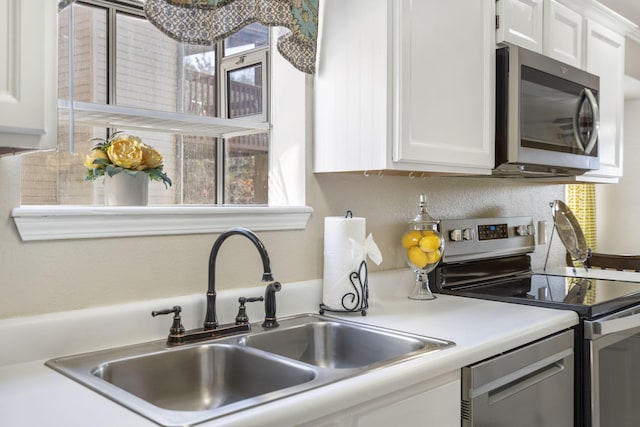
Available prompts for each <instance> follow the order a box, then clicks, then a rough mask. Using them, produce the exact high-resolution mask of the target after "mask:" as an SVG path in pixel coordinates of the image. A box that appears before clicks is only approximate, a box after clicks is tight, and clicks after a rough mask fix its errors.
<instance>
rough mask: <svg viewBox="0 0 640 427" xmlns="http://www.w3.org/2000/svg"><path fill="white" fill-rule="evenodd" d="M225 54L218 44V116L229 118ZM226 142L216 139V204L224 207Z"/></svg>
mask: <svg viewBox="0 0 640 427" xmlns="http://www.w3.org/2000/svg"><path fill="white" fill-rule="evenodd" d="M223 52H224V42H223V41H219V42H217V43H216V70H215V73H216V76H217V80H218V90H217V91H216V92H217V95H216V96H217V103H218V114H219V115H220V117H224V118H228V116H227V107H226V105H227V95H226V93H227V90H226V86H225V85H226V82H227V80H226V76H225V75H224V72H223V68H222V56H223ZM225 145H226V144H225V140H224V139H223V138H216V204H217V205H223V204H224V200H225V182H224V181H225V173H224V171H225V161H226V156H225Z"/></svg>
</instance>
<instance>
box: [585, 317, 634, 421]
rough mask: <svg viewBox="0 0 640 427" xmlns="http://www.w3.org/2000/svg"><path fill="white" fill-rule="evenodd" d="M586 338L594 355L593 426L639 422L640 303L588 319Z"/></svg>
mask: <svg viewBox="0 0 640 427" xmlns="http://www.w3.org/2000/svg"><path fill="white" fill-rule="evenodd" d="M585 338H586V339H587V346H588V349H589V350H590V351H589V356H590V358H591V363H590V376H591V381H590V383H591V399H590V406H591V426H593V427H608V426H616V427H632V426H637V425H638V420H639V419H640V404H639V402H640V307H635V308H632V309H628V310H625V311H623V312H620V313H616V314H614V315H611V316H608V317H606V318H603V319H599V320H595V321H585ZM586 367H587V369H588V368H589V365H587V366H586Z"/></svg>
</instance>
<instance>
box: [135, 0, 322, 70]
mask: <svg viewBox="0 0 640 427" xmlns="http://www.w3.org/2000/svg"><path fill="white" fill-rule="evenodd" d="M319 1H320V0H146V2H145V5H144V10H145V13H146V15H147V19H148V20H149V22H151V23H153V24H154V25H155V26H156V27H158V28H159V29H160V30H161V31H162V32H164V33H165V34H167V35H168V36H169V37H171V38H173V39H175V40H177V41H181V42H187V43H191V44H200V45H208V44H211V43H212V42H215V41H218V40H221V39H224V38H225V37H227V36H229V35H231V34H233V33H235V32H236V31H238V30H240V29H241V28H242V27H244V26H245V25H248V24H251V23H253V22H260V23H261V24H263V25H266V26H279V27H284V28H285V30H283V32H282V33H281V34H280V35H279V36H278V43H277V44H278V51H279V52H280V54H281V55H282V56H283V57H284V58H285V59H286V60H287V61H289V62H290V63H291V64H292V65H293V66H294V67H296V68H297V69H299V70H300V71H303V72H305V73H308V74H313V73H314V72H315V61H316V41H317V36H318V4H319Z"/></svg>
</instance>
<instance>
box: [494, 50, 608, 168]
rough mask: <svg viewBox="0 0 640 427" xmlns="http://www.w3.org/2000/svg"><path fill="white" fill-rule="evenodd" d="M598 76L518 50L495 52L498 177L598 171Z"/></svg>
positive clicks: (496, 166) (527, 51) (496, 165)
mask: <svg viewBox="0 0 640 427" xmlns="http://www.w3.org/2000/svg"><path fill="white" fill-rule="evenodd" d="M599 85H600V78H599V77H598V76H596V75H593V74H590V73H587V72H586V71H583V70H580V69H578V68H575V67H572V66H570V65H567V64H564V63H562V62H559V61H556V60H554V59H552V58H549V57H546V56H544V55H541V54H539V53H535V52H532V51H529V50H526V49H523V48H521V47H518V46H513V45H508V46H506V47H501V48H499V49H497V50H496V164H495V169H494V171H493V172H494V175H496V176H514V175H517V176H525V177H527V176H530V177H535V176H572V175H581V174H583V173H585V172H586V171H589V170H595V169H598V168H599V167H600V162H599V158H598V130H599V126H600V118H599V107H598V99H599V92H600V87H599Z"/></svg>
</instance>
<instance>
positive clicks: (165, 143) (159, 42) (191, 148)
mask: <svg viewBox="0 0 640 427" xmlns="http://www.w3.org/2000/svg"><path fill="white" fill-rule="evenodd" d="M269 35H270V31H269V29H268V28H267V27H264V26H262V25H260V24H259V23H254V24H251V25H249V26H246V27H244V28H243V29H241V30H240V31H239V32H237V33H236V34H233V35H231V36H230V37H228V38H227V39H226V40H224V42H220V43H216V44H214V45H212V46H193V45H185V44H181V43H178V42H175V41H174V40H172V39H170V38H169V37H167V36H166V35H164V34H163V33H161V32H160V31H159V30H157V29H156V28H155V27H154V26H153V25H152V24H150V23H149V22H147V21H146V20H145V18H144V14H143V12H142V8H141V6H140V5H139V3H138V2H134V1H129V2H126V1H118V2H111V1H108V0H78V1H77V2H74V3H73V4H72V5H70V6H68V7H66V8H64V9H63V10H62V11H60V12H59V42H58V46H59V51H58V57H59V99H60V100H61V105H62V106H63V107H61V111H60V114H59V117H60V118H59V128H58V149H57V150H56V151H55V152H45V153H34V154H29V155H24V156H23V157H22V185H21V190H22V193H21V198H22V205H23V206H24V205H100V204H102V203H103V202H102V201H103V184H102V182H101V180H98V181H96V182H95V183H89V182H85V181H84V176H85V169H84V167H83V160H84V157H85V155H86V154H88V153H89V151H90V149H91V146H92V145H93V143H94V142H91V141H90V140H91V139H92V138H104V137H106V136H107V135H108V134H109V133H111V132H114V131H116V130H121V131H124V132H127V133H132V134H135V135H137V136H139V137H141V138H142V139H143V141H144V142H146V143H148V144H150V145H152V146H153V147H155V148H156V149H158V150H159V151H160V152H161V154H162V155H163V158H164V167H165V172H166V173H167V174H168V175H169V176H170V177H171V179H172V181H173V183H174V185H173V186H172V187H170V188H169V189H168V190H167V189H165V187H164V186H163V185H162V184H159V183H152V184H151V185H150V186H149V203H150V204H152V205H222V204H231V205H256V204H260V205H266V204H268V203H269V197H268V194H269V187H268V183H269V180H268V176H269V167H270V165H269V158H270V145H271V141H270V138H271V136H270V133H269V131H268V130H266V129H268V126H264V127H263V130H260V131H252V132H249V134H241V135H238V136H234V137H229V138H221V137H218V136H215V135H214V134H210V133H207V131H198V132H195V131H194V130H193V128H195V126H193V127H192V126H191V125H190V120H191V121H193V123H194V124H197V123H201V120H199V119H201V118H203V117H210V118H215V117H221V118H230V119H234V120H238V121H244V122H248V121H251V122H257V123H267V122H268V121H269V116H270V112H269V105H270V103H269V98H268V93H269V90H268V89H269V74H270V70H269V60H268V59H269V44H270V40H269ZM69 100H73V101H75V102H80V103H83V104H86V105H90V106H92V108H93V107H95V108H97V110H98V111H100V109H101V106H116V107H118V108H120V107H124V108H123V110H124V109H126V113H127V114H129V113H131V112H133V113H138V112H140V114H139V115H137V114H133V116H132V117H131V118H130V119H129V120H128V121H127V123H129V125H128V126H129V127H127V125H118V126H117V127H116V126H111V127H109V125H107V123H113V122H112V121H110V117H109V111H110V110H106V109H105V110H104V112H103V114H97V115H96V114H91V115H89V114H85V115H82V114H81V112H79V111H74V110H75V109H65V108H64V102H65V101H67V103H68V101H69ZM148 111H161V112H163V113H167V117H170V118H171V117H176V118H179V119H180V121H181V123H183V126H182V128H181V130H180V131H175V130H172V128H171V126H167V128H166V129H160V130H162V131H158V130H159V129H153V130H147V129H148V127H149V125H148V124H147V123H145V114H144V113H145V112H148ZM70 116H71V118H73V120H69V119H70ZM101 121H102V122H101ZM184 123H186V124H184ZM185 129H186V130H185Z"/></svg>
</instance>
